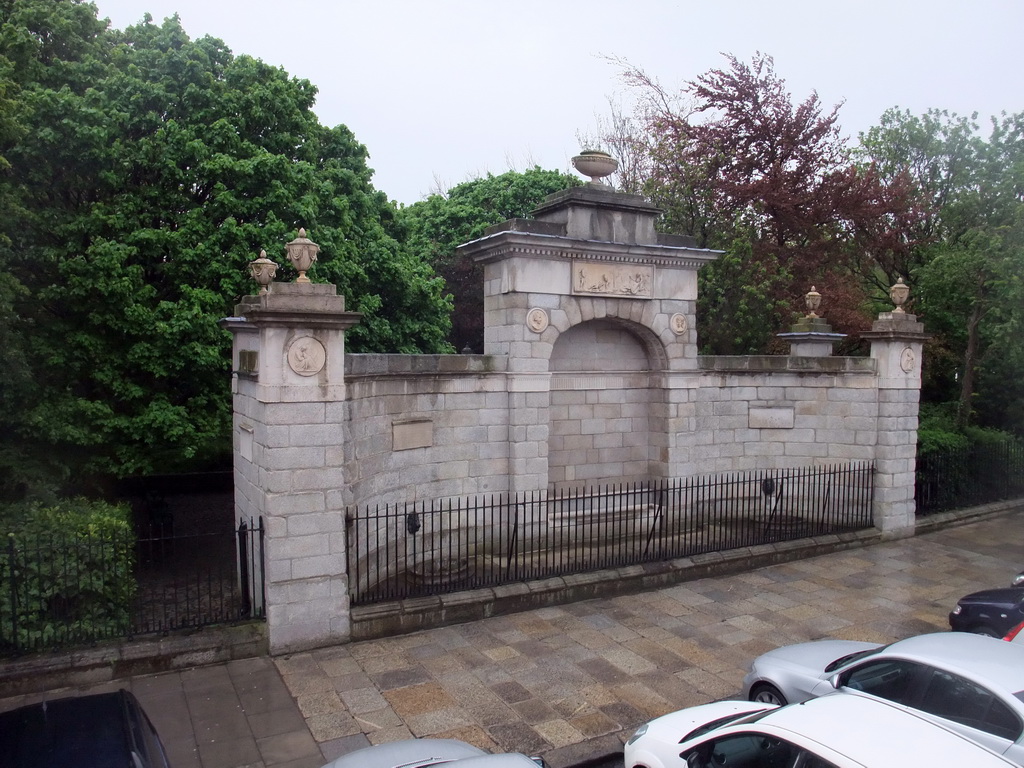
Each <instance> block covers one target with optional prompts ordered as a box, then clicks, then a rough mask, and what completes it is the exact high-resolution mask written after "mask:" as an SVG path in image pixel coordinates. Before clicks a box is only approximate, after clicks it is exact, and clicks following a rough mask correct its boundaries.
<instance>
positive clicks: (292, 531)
mask: <svg viewBox="0 0 1024 768" xmlns="http://www.w3.org/2000/svg"><path fill="white" fill-rule="evenodd" d="M303 235H304V233H300V237H302V236H303ZM268 264H272V262H269V261H268ZM263 266H266V265H263ZM307 268H308V267H307ZM256 271H257V270H256V269H254V274H255V272H256ZM271 271H272V270H271ZM267 282H269V278H268V280H267ZM235 314H236V317H231V318H227V319H226V320H224V321H223V325H224V326H225V327H226V328H228V329H229V330H230V331H231V332H232V334H233V335H234V345H233V346H234V349H233V356H232V360H233V371H234V373H233V377H232V392H233V400H234V455H235V459H234V473H235V509H236V514H237V516H238V517H239V518H240V519H245V520H248V519H250V518H251V519H258V518H262V519H263V522H264V525H265V527H266V537H265V545H264V546H265V549H264V581H265V584H266V617H267V629H268V635H269V644H270V651H271V653H274V654H278V653H288V652H293V651H298V650H303V649H308V648H315V647H318V646H324V645H329V644H334V643H339V642H345V641H347V640H348V639H349V638H350V636H351V629H350V628H351V622H350V617H349V604H348V579H347V576H346V537H345V517H344V513H343V508H344V489H345V471H344V440H345V435H344V427H345V418H344V415H345V381H344V371H345V330H346V329H347V328H350V327H352V326H353V325H355V324H356V323H357V322H358V320H359V315H358V314H357V313H352V312H346V311H345V299H344V297H342V296H338V295H336V290H335V287H334V286H333V285H323V284H313V283H309V282H304V283H298V282H297V283H292V284H284V283H277V284H273V285H270V286H269V292H266V293H261V294H260V295H258V296H246V297H244V298H243V299H242V302H241V303H240V304H238V305H237V306H236V307H235Z"/></svg>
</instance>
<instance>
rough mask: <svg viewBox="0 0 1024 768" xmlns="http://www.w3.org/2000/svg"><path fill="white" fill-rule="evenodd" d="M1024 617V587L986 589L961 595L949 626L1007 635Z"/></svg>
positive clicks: (1001, 635) (982, 633)
mask: <svg viewBox="0 0 1024 768" xmlns="http://www.w3.org/2000/svg"><path fill="white" fill-rule="evenodd" d="M1022 621H1024V587H1006V588H1004V589H986V590H984V591H982V592H974V593H973V594H970V595H967V596H966V597H961V598H960V600H959V601H958V602H957V604H956V608H954V609H953V610H952V612H951V613H950V614H949V626H950V628H951V629H952V630H954V631H956V632H976V633H978V634H980V635H991V636H992V637H1005V636H1006V633H1007V632H1009V631H1010V630H1011V629H1013V628H1014V627H1015V626H1017V625H1018V624H1020V623H1021V622H1022Z"/></svg>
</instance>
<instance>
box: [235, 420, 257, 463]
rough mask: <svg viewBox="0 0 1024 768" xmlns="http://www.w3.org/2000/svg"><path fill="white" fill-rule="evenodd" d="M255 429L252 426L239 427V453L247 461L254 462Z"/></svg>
mask: <svg viewBox="0 0 1024 768" xmlns="http://www.w3.org/2000/svg"><path fill="white" fill-rule="evenodd" d="M254 437H255V435H254V434H253V429H252V425H251V424H241V425H239V427H238V453H239V455H241V457H242V458H243V459H245V460H246V461H252V446H253V438H254Z"/></svg>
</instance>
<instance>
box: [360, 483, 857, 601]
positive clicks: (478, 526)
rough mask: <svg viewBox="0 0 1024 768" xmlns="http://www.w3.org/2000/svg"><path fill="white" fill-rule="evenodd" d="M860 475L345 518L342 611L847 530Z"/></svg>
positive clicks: (494, 500) (426, 505) (445, 504)
mask: <svg viewBox="0 0 1024 768" xmlns="http://www.w3.org/2000/svg"><path fill="white" fill-rule="evenodd" d="M873 472H874V467H873V465H872V464H867V463H864V464H848V465H842V466H827V467H808V468H804V469H794V470H773V471H761V472H747V473H735V474H729V475H722V476H715V477H696V478H687V479H682V480H666V481H652V482H648V483H635V484H629V485H616V486H604V487H601V488H598V489H583V490H573V491H564V492H556V493H526V494H519V495H515V496H511V497H510V496H508V495H496V496H489V497H473V498H462V499H449V500H445V501H432V502H419V503H414V504H395V505H387V506H377V507H363V508H353V509H350V510H348V511H347V512H346V522H347V530H348V537H349V538H348V553H349V558H348V563H349V565H348V577H349V585H350V597H351V600H352V603H353V604H354V605H359V604H368V603H375V602H383V601H388V600H397V599H402V598H406V597H416V596H427V595H434V594H442V593H446V592H453V591H457V590H465V589H474V588H478V587H487V586H496V585H499V584H505V583H510V582H516V581H525V580H531V579H543V578H548V577H553V576H561V575H566V574H572V573H582V572H586V571H592V570H598V569H602V568H611V567H617V566H625V565H631V564H635V563H644V562H653V561H660V560H668V559H672V558H677V557H686V556H690V555H695V554H699V553H704V552H712V551H721V550H728V549H735V548H738V547H747V546H752V545H755V544H761V543H768V542H777V541H785V540H792V539H799V538H806V537H809V536H815V535H821V534H827V533H836V532H841V531H850V530H857V529H861V528H867V527H870V526H871V524H872V513H871V499H872V487H873V482H872V480H873Z"/></svg>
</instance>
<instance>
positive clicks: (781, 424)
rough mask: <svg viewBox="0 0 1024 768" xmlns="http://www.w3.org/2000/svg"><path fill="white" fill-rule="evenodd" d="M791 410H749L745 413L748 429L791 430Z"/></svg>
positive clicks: (792, 418) (792, 414)
mask: <svg viewBox="0 0 1024 768" xmlns="http://www.w3.org/2000/svg"><path fill="white" fill-rule="evenodd" d="M794 419H795V415H794V411H793V409H792V408H751V409H750V411H749V412H748V413H747V426H748V427H750V429H792V428H793V424H794Z"/></svg>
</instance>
